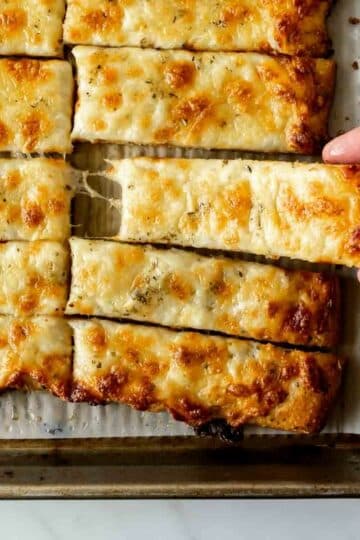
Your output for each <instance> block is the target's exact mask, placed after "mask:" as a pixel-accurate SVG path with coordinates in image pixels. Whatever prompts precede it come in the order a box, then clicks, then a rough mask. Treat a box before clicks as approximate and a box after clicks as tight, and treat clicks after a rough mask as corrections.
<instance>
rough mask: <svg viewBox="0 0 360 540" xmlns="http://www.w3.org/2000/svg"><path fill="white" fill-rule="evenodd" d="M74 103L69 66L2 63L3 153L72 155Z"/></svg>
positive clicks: (44, 62)
mask: <svg viewBox="0 0 360 540" xmlns="http://www.w3.org/2000/svg"><path fill="white" fill-rule="evenodd" d="M72 100H73V76H72V69H71V65H70V63H69V62H65V61H63V60H33V59H24V58H21V59H20V58H19V59H10V58H3V59H0V151H1V152H4V151H13V152H23V153H35V152H38V153H42V152H57V153H67V152H70V151H71V149H72V146H71V141H70V131H71V117H72Z"/></svg>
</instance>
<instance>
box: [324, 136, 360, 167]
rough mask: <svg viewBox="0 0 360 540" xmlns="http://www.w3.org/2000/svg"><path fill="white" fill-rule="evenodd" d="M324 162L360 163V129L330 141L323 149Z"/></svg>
mask: <svg viewBox="0 0 360 540" xmlns="http://www.w3.org/2000/svg"><path fill="white" fill-rule="evenodd" d="M323 160H324V161H325V163H359V161H360V128H356V129H353V130H352V131H349V132H347V133H345V134H343V135H340V136H339V137H336V139H333V140H332V141H330V142H329V143H328V144H327V145H326V146H325V147H324V149H323Z"/></svg>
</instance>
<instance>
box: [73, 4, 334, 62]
mask: <svg viewBox="0 0 360 540" xmlns="http://www.w3.org/2000/svg"><path fill="white" fill-rule="evenodd" d="M331 4H332V0H221V1H219V0H125V1H124V0H112V1H109V0H68V9H67V13H66V19H65V40H66V41H67V42H68V43H75V44H83V45H102V46H103V45H106V46H113V47H118V46H124V45H125V46H135V47H153V48H156V49H181V48H184V49H193V50H205V51H206V50H207V51H209V50H215V51H262V52H275V53H283V54H291V55H302V54H304V55H309V56H322V55H324V54H325V53H326V52H327V51H328V48H329V39H328V34H327V29H326V24H325V21H326V16H327V14H328V12H329V9H330V6H331Z"/></svg>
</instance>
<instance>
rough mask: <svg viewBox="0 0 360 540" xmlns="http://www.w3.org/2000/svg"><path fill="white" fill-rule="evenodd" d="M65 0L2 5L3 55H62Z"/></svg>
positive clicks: (10, 0) (0, 41) (25, 0)
mask: <svg viewBox="0 0 360 540" xmlns="http://www.w3.org/2000/svg"><path fill="white" fill-rule="evenodd" d="M64 15H65V1H64V0H5V1H2V2H1V4H0V54H1V55H11V54H22V55H27V56H61V55H62V21H63V18H64Z"/></svg>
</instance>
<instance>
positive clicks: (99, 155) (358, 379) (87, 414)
mask: <svg viewBox="0 0 360 540" xmlns="http://www.w3.org/2000/svg"><path fill="white" fill-rule="evenodd" d="M350 17H359V18H360V1H359V0H338V2H337V4H336V7H335V9H334V11H333V13H332V15H331V18H330V21H329V25H330V31H331V35H332V39H333V45H334V49H335V58H336V60H337V63H338V85H337V92H336V99H335V104H334V108H333V111H332V118H331V127H330V131H331V134H332V135H333V136H334V135H336V134H338V133H339V132H341V131H346V130H348V129H350V128H352V127H355V126H356V125H360V70H356V69H354V67H353V63H354V62H356V61H359V65H360V25H353V24H350V23H349V18H350ZM137 155H160V156H165V155H167V156H186V157H220V158H224V159H225V158H229V159H231V158H234V157H252V158H254V157H259V158H261V156H250V155H247V154H243V153H234V152H210V151H195V150H190V151H181V150H178V149H169V148H165V147H161V148H157V149H154V148H143V147H136V146H127V147H120V146H115V145H95V146H94V145H89V144H83V145H79V146H78V147H77V148H76V149H75V153H74V155H73V156H72V157H71V161H72V163H73V165H74V166H76V167H77V168H79V169H82V170H90V171H99V170H101V169H103V168H104V165H105V163H104V158H108V159H111V158H120V157H130V156H137ZM263 157H265V158H267V159H269V157H270V156H263ZM271 158H274V159H280V158H284V156H271ZM287 159H294V158H289V156H287ZM89 181H91V186H92V187H93V188H94V189H96V190H97V191H99V192H101V194H102V195H103V196H105V197H108V198H111V197H115V198H118V197H120V196H121V194H120V193H119V192H118V190H117V189H116V188H115V186H114V185H111V184H110V183H109V182H108V181H106V179H105V178H103V177H101V176H98V177H91V178H90V180H89ZM304 181H306V179H304ZM73 210H74V212H73V222H74V223H73V225H74V230H73V232H74V234H76V235H79V236H111V235H112V234H114V233H115V232H116V231H117V229H118V226H119V220H120V216H119V213H118V212H117V211H116V210H115V209H114V208H112V207H111V205H109V204H108V203H107V202H106V200H103V199H99V198H90V197H89V195H86V194H84V195H81V194H79V195H78V196H77V197H76V199H75V201H74V208H73ZM252 259H254V258H252ZM256 259H257V260H261V258H256ZM279 264H281V265H286V266H291V267H301V268H311V269H313V268H315V269H319V266H317V267H314V266H313V265H309V264H306V263H296V262H295V263H294V262H293V261H286V260H284V261H279ZM325 268H326V267H325ZM321 269H324V266H322V267H321ZM326 269H327V270H329V271H332V272H336V273H338V274H340V275H341V277H342V280H343V291H344V309H343V311H344V313H343V345H342V346H341V347H340V349H339V351H340V352H341V353H342V354H344V355H346V356H347V357H348V359H349V364H348V369H347V373H346V377H345V381H344V385H343V391H342V394H341V396H340V399H339V402H338V405H337V407H336V409H335V411H334V412H333V414H332V417H331V419H330V421H329V423H328V426H327V428H326V429H325V432H327V433H356V434H360V284H358V283H357V281H356V277H355V272H353V271H349V270H346V269H343V268H336V269H335V268H330V267H328V268H326ZM250 433H265V434H273V433H274V432H271V431H269V430H261V429H255V428H246V429H245V435H246V434H250ZM191 434H193V430H192V429H190V428H188V427H187V426H185V425H184V424H182V423H180V422H175V421H174V420H172V419H171V418H170V417H169V416H168V415H167V414H149V413H139V412H136V411H132V410H131V409H129V408H128V407H125V406H120V405H109V406H107V407H91V406H89V405H86V404H81V405H73V404H66V403H62V402H61V401H59V400H58V399H56V398H53V397H51V396H49V395H47V394H45V393H41V392H39V393H30V394H21V393H9V394H6V395H4V396H2V397H1V398H0V438H60V437H136V436H175V435H191Z"/></svg>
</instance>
